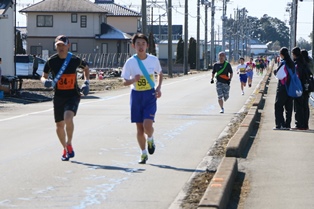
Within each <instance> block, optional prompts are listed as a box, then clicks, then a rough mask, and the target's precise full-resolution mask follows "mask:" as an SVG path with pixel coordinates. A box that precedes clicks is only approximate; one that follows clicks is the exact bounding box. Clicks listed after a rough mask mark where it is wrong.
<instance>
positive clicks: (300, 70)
mask: <svg viewBox="0 0 314 209" xmlns="http://www.w3.org/2000/svg"><path fill="white" fill-rule="evenodd" d="M292 57H293V60H294V63H295V67H296V71H297V74H298V77H299V78H300V81H301V83H302V87H303V93H302V95H301V96H300V97H298V98H295V99H294V111H295V125H296V126H295V127H294V128H293V129H294V130H308V129H309V118H310V108H309V92H308V91H307V90H306V88H305V84H306V83H307V80H308V75H309V74H308V72H307V71H308V69H307V65H306V62H305V60H304V58H303V56H302V54H301V49H300V48H299V47H294V48H293V49H292Z"/></svg>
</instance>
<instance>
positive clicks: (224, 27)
mask: <svg viewBox="0 0 314 209" xmlns="http://www.w3.org/2000/svg"><path fill="white" fill-rule="evenodd" d="M228 1H229V0H223V6H222V17H221V19H222V51H225V49H226V46H225V44H226V39H225V36H226V25H225V22H226V19H227V16H226V13H227V2H228Z"/></svg>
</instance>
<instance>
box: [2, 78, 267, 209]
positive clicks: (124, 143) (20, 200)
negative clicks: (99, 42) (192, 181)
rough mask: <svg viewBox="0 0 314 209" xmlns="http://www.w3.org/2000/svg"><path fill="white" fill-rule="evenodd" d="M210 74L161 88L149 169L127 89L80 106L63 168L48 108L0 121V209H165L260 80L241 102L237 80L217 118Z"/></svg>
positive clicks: (34, 107)
mask: <svg viewBox="0 0 314 209" xmlns="http://www.w3.org/2000/svg"><path fill="white" fill-rule="evenodd" d="M210 74H211V72H202V73H199V74H194V75H188V76H183V77H178V78H173V79H167V80H165V81H164V85H163V87H162V92H163V95H162V97H161V98H160V99H159V100H158V111H157V116H156V123H155V124H154V127H155V134H154V137H155V143H156V152H155V154H154V155H152V156H149V159H148V161H147V164H146V165H139V164H138V163H137V161H138V159H139V157H140V151H139V147H138V144H137V141H136V137H135V134H136V132H135V131H136V129H135V125H134V124H131V123H130V116H129V115H130V114H129V88H127V87H126V88H124V89H120V90H114V91H106V92H102V93H97V94H91V95H90V96H88V97H85V98H83V99H82V101H81V104H80V107H79V111H78V114H77V117H75V133H74V140H73V147H74V150H75V152H76V156H75V158H73V159H72V160H71V161H69V162H62V161H61V160H60V157H61V153H62V147H61V145H60V143H59V141H58V139H57V136H56V134H55V125H54V120H53V113H52V102H44V103H38V104H31V105H18V106H16V107H15V108H12V109H7V110H6V111H5V112H1V113H0V133H1V139H0V149H1V152H0V173H1V175H0V185H1V186H0V190H1V192H0V208H1V209H2V208H23V209H24V208H31V209H35V208H41V209H42V208H60V209H63V208H71V209H72V208H73V209H85V208H86V209H87V208H110V209H113V208H115V209H116V208H118V209H120V208H121V209H122V208H123V209H127V208H130V209H134V208H137V209H144V208H145V209H147V208H152V209H165V208H169V206H170V205H171V204H174V201H175V199H176V197H177V195H178V194H179V193H180V192H182V189H183V188H184V187H185V186H186V183H187V182H188V180H189V178H190V177H191V175H192V174H193V173H194V172H203V171H202V170H199V169H197V167H198V165H199V163H200V162H201V161H202V159H203V158H204V157H205V156H206V155H207V152H208V150H209V149H210V147H211V146H212V145H213V143H214V141H215V139H216V138H217V137H218V136H219V135H220V133H221V132H222V131H223V129H224V128H225V127H226V126H227V124H228V123H229V122H230V120H231V119H232V118H233V117H234V115H235V114H236V113H237V112H238V111H239V110H240V109H241V108H242V106H243V104H244V103H245V102H246V101H247V99H248V98H249V96H250V94H251V93H252V92H253V91H254V89H255V87H256V85H257V84H258V82H259V81H260V80H261V79H262V76H257V75H255V76H254V77H255V78H254V80H253V81H254V83H253V87H252V88H246V89H245V92H246V93H245V95H244V96H242V95H241V91H240V83H239V80H238V76H237V75H236V74H235V75H234V79H233V80H232V84H231V93H230V99H229V100H228V101H227V102H226V104H225V113H224V114H220V113H219V111H220V108H219V106H218V102H217V95H216V91H215V85H212V84H210V83H209V81H210Z"/></svg>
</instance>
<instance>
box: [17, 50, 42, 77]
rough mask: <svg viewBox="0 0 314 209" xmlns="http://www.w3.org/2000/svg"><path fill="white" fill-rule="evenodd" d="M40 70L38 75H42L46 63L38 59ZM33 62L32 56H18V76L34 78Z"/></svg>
mask: <svg viewBox="0 0 314 209" xmlns="http://www.w3.org/2000/svg"><path fill="white" fill-rule="evenodd" d="M37 59H38V69H37V73H38V74H39V75H42V73H43V70H44V66H45V63H46V61H45V60H43V59H41V58H39V57H37ZM33 60H34V57H33V56H32V55H27V54H17V55H16V59H15V63H16V64H15V65H16V75H17V76H19V77H32V76H33Z"/></svg>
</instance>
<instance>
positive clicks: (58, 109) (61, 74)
mask: <svg viewBox="0 0 314 209" xmlns="http://www.w3.org/2000/svg"><path fill="white" fill-rule="evenodd" d="M55 47H56V50H57V53H56V54H54V55H52V56H51V57H49V58H48V60H47V62H46V64H45V67H44V72H43V75H42V77H41V79H40V80H41V82H42V83H43V84H44V86H45V87H46V88H50V87H53V88H54V97H53V110H54V120H55V123H56V132H57V136H58V138H59V141H60V143H61V144H62V147H63V153H62V156H61V160H62V161H68V160H69V158H73V157H74V150H73V147H72V138H73V132H74V123H73V118H74V116H75V115H76V113H77V110H78V106H79V103H80V99H81V92H82V93H83V94H84V95H87V94H88V92H89V68H88V65H87V63H86V62H84V61H82V60H81V59H80V58H78V57H76V56H75V55H72V53H71V52H69V48H70V41H69V39H68V38H67V37H66V36H64V35H60V36H57V37H56V39H55ZM77 68H82V69H83V70H84V71H83V73H84V78H85V82H84V84H83V85H82V88H81V89H80V88H79V86H78V83H77V74H76V69H77ZM49 73H51V75H52V77H53V80H50V79H49V78H48V76H49Z"/></svg>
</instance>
